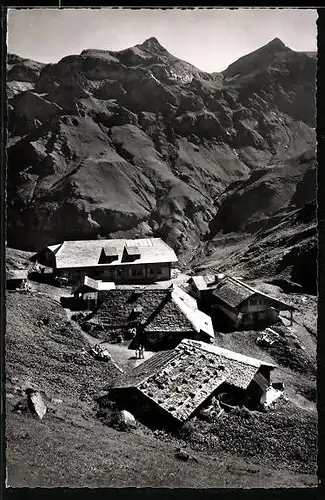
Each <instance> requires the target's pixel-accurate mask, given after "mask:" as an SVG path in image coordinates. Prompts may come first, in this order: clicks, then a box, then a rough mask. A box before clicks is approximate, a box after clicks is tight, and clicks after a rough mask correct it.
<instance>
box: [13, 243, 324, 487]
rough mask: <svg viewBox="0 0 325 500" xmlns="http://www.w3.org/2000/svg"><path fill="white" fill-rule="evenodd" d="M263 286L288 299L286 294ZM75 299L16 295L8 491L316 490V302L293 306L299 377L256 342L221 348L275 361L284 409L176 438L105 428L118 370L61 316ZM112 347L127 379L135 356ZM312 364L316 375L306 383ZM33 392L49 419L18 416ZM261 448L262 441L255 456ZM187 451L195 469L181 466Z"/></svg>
mask: <svg viewBox="0 0 325 500" xmlns="http://www.w3.org/2000/svg"><path fill="white" fill-rule="evenodd" d="M15 255H17V257H16V258H17V262H16V267H23V265H24V264H25V265H26V264H27V263H28V261H27V260H26V257H27V256H28V254H26V253H25V252H24V253H23V252H16V251H14V250H10V251H8V257H9V260H10V264H9V263H8V264H7V265H8V266H10V267H11V268H12V267H13V263H14V261H15ZM259 286H260V287H261V286H262V284H261V283H259ZM264 287H265V291H268V292H270V291H272V293H274V294H276V293H278V294H280V295H281V291H280V290H279V289H277V287H274V286H272V285H267V284H264ZM69 293H70V292H69V290H68V289H67V290H65V289H64V288H56V287H53V286H50V285H45V284H39V283H35V282H32V291H31V292H29V293H19V292H8V293H7V301H6V308H7V328H6V374H7V381H6V393H7V403H6V412H7V429H6V436H7V482H8V484H9V485H11V486H13V487H22V486H29V487H36V486H41V487H42V486H43V487H55V486H58V485H60V486H73V487H88V486H89V487H97V486H99V487H110V486H112V487H113V486H115V487H124V486H140V487H141V486H142V487H145V486H146V487H147V486H153V487H159V486H163V487H201V488H203V487H204V488H205V487H208V488H209V487H211V488H212V487H244V488H249V487H264V486H265V484H266V482H267V484H268V486H271V487H305V486H315V485H316V484H317V480H316V475H315V474H316V469H315V466H316V464H315V460H316V450H317V414H316V406H315V366H316V360H315V355H316V335H315V323H314V322H313V320H314V319H315V311H316V298H315V297H312V296H310V297H309V296H305V295H303V296H302V295H296V294H295V295H290V296H289V295H286V296H285V299H286V300H288V299H289V300H291V301H292V302H293V303H295V304H296V305H297V306H298V309H299V311H298V312H297V313H296V314H295V323H294V325H293V327H292V328H291V332H292V333H294V334H295V335H296V336H297V338H299V341H300V342H301V344H303V346H304V347H305V350H301V349H298V348H295V349H294V350H293V352H292V359H294V361H295V363H296V362H297V361H298V364H299V363H300V365H299V366H300V367H302V368H303V370H299V366H298V369H297V363H296V364H295V363H294V364H291V365H290V364H289V365H288V363H285V364H283V363H282V361H281V359H277V358H276V357H274V352H272V351H268V349H265V348H261V347H259V346H257V345H256V343H255V337H256V332H245V333H243V332H241V333H240V332H238V333H234V334H228V335H222V334H218V335H217V343H218V344H219V345H221V346H223V347H227V348H230V349H234V350H237V351H240V352H243V353H245V354H250V355H254V356H257V357H260V358H262V359H265V360H271V361H273V362H274V361H276V362H278V363H279V369H278V370H277V373H276V376H275V380H281V381H284V383H285V398H286V399H284V400H283V401H280V403H279V404H278V405H277V406H276V407H275V408H274V409H273V410H272V411H270V412H269V413H266V414H262V413H258V412H249V413H247V414H238V415H237V414H236V413H235V412H234V413H230V414H228V415H226V416H224V417H223V418H222V419H221V420H218V421H217V422H216V423H215V424H213V425H212V424H209V423H206V422H202V421H199V420H197V419H194V421H190V422H189V423H188V424H186V426H185V427H184V428H183V430H182V431H181V432H180V433H179V434H170V433H168V432H164V431H162V430H160V431H154V430H150V429H148V428H146V427H144V426H143V425H142V424H140V423H139V424H138V427H137V428H136V429H135V430H133V431H132V432H129V433H123V432H120V431H118V430H116V429H114V428H111V427H109V426H107V425H104V424H103V423H102V419H98V413H97V412H98V408H97V405H96V403H95V401H94V397H96V395H100V394H102V393H103V391H102V389H103V387H104V386H106V385H107V384H109V383H110V382H111V381H112V380H113V378H114V377H115V376H116V374H117V372H116V369H115V368H114V366H112V365H111V364H110V363H103V362H100V361H97V360H95V359H94V358H93V357H91V356H90V354H89V353H88V352H87V351H88V348H89V346H90V345H91V344H92V343H93V342H95V341H96V342H97V339H92V338H91V337H89V336H87V335H85V334H84V333H82V332H81V330H80V328H79V327H78V325H77V324H76V323H75V322H73V321H71V320H70V317H71V313H70V312H68V311H65V310H64V309H62V308H61V306H60V304H59V298H60V296H61V295H68V294H69ZM282 295H283V294H282ZM284 321H285V319H284ZM304 325H305V326H304ZM306 326H307V327H308V329H306ZM105 346H106V348H108V349H109V350H110V353H111V355H112V357H113V359H114V360H115V361H117V362H118V363H119V365H120V366H121V367H122V368H123V369H129V368H130V363H132V364H134V363H135V361H134V360H133V355H134V353H133V351H130V350H128V349H127V346H120V347H118V346H115V345H111V346H110V345H109V344H106V345H105ZM150 354H151V353H150ZM290 359H291V358H290ZM304 363H307V365H306V364H304ZM308 363H309V364H308ZM305 366H308V367H309V366H310V368H309V369H308V370H307V371H306V370H305V372H304V373H301V371H304V367H305ZM28 387H32V388H34V389H37V390H40V391H41V393H42V395H43V398H44V401H45V403H46V405H47V407H48V411H47V413H46V415H45V417H44V418H43V419H42V420H37V419H35V418H33V417H32V416H31V415H29V414H28V412H25V411H24V410H23V409H22V408H23V405H20V406H18V407H17V404H19V403H22V402H24V401H25V395H24V391H25V389H26V388H28ZM15 409H16V411H15ZM17 409H20V410H21V411H20V412H19V411H18V412H17ZM230 429H231V431H230ZM252 432H253V434H254V440H253V441H252ZM227 436H228V437H227ZM229 436H231V444H230V441H229V439H228V438H229ZM253 443H258V449H257V448H256V447H255V444H253ZM179 447H181V448H185V449H186V450H187V452H188V453H189V455H190V456H193V457H194V458H195V460H194V459H189V460H188V461H186V462H183V461H180V460H178V459H177V458H176V457H175V453H176V450H177V448H179ZM254 449H255V451H254ZM261 458H262V461H261Z"/></svg>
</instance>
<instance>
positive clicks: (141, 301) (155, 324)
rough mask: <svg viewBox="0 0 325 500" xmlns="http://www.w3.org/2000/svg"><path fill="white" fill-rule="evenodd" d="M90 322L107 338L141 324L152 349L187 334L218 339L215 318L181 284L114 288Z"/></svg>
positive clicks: (169, 345)
mask: <svg viewBox="0 0 325 500" xmlns="http://www.w3.org/2000/svg"><path fill="white" fill-rule="evenodd" d="M88 326H89V330H91V331H93V332H95V331H97V332H98V333H97V334H96V335H99V336H101V335H102V336H104V338H105V336H108V337H109V338H111V333H113V332H118V331H120V332H127V331H128V330H130V329H131V328H134V327H139V326H141V332H142V335H143V342H144V345H145V347H146V348H150V349H152V350H156V349H165V348H170V347H174V346H176V345H177V344H178V343H179V342H180V341H181V340H182V339H183V338H196V339H199V340H203V341H206V342H211V341H213V340H214V331H213V326H212V321H211V318H210V317H209V316H207V315H206V314H205V313H203V312H202V311H200V310H199V309H198V307H197V302H196V300H195V299H193V297H190V296H189V295H188V294H187V293H185V292H184V291H182V290H181V289H180V288H179V287H177V286H173V287H171V288H167V289H166V288H152V289H135V288H133V287H131V288H130V289H128V288H122V289H119V288H117V289H116V290H111V291H110V292H108V293H107V295H106V298H105V299H104V301H103V303H102V304H101V305H100V307H99V308H98V310H97V311H96V312H95V313H94V314H93V316H92V318H91V319H90V320H89V321H88ZM101 332H102V333H101ZM130 347H131V348H132V347H133V345H132V344H131V346H130Z"/></svg>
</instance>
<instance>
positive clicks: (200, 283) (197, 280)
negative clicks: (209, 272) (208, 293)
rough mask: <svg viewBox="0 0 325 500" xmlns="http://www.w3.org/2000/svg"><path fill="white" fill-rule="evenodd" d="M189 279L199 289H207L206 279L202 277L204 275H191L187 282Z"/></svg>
mask: <svg viewBox="0 0 325 500" xmlns="http://www.w3.org/2000/svg"><path fill="white" fill-rule="evenodd" d="M191 281H192V282H193V284H194V286H195V288H197V289H198V290H200V291H201V290H207V289H208V285H207V282H206V280H205V279H204V276H192V277H191V278H190V279H189V282H191Z"/></svg>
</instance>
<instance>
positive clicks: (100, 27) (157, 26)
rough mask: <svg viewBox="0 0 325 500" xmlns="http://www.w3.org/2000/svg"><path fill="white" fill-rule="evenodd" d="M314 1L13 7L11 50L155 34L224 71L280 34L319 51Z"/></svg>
mask: <svg viewBox="0 0 325 500" xmlns="http://www.w3.org/2000/svg"><path fill="white" fill-rule="evenodd" d="M316 19H317V11H316V10H315V9H299V8H296V9H276V8H274V9H271V8H264V9H253V8H248V9H237V10H229V9H192V10H191V9H189V10H179V9H169V10H160V9H139V10H130V9H122V8H121V9H112V8H101V9H96V10H93V9H84V8H83V9H64V8H63V9H58V8H57V9H45V8H33V9H24V10H15V9H9V13H8V34H7V43H8V52H10V53H14V54H18V55H20V56H22V57H26V58H30V59H34V60H37V61H41V62H46V63H48V62H57V61H58V60H60V59H61V58H62V57H64V56H66V55H69V54H79V53H80V52H81V51H82V50H84V49H88V48H93V49H94V48H96V49H107V50H121V49H125V48H127V47H132V46H134V45H136V44H138V43H142V42H143V41H144V40H146V39H147V38H149V37H151V36H154V37H156V38H157V39H158V41H159V42H160V43H161V45H163V46H164V47H165V48H166V49H167V50H168V51H169V52H171V53H172V54H174V55H175V56H177V57H179V58H180V59H184V60H185V61H188V62H190V63H192V64H194V65H195V66H197V67H198V68H199V69H202V70H204V71H210V72H213V71H222V70H223V69H225V68H226V67H227V66H228V65H229V64H231V63H232V62H234V61H235V60H237V59H238V58H239V57H241V56H242V55H245V54H248V53H249V52H252V51H253V50H255V49H257V48H259V47H261V46H262V45H265V44H266V43H268V42H269V41H270V40H272V39H273V38H275V37H278V38H280V39H281V40H282V41H283V42H284V43H285V44H286V45H287V46H288V47H290V48H291V49H293V50H298V51H316V50H317V41H316V33H317V28H316Z"/></svg>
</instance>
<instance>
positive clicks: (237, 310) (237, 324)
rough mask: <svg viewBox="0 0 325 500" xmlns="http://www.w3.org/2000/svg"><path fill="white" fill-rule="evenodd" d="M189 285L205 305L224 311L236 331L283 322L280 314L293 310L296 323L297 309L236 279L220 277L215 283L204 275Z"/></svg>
mask: <svg viewBox="0 0 325 500" xmlns="http://www.w3.org/2000/svg"><path fill="white" fill-rule="evenodd" d="M189 284H190V289H191V293H192V295H193V296H195V297H196V298H198V297H200V301H201V303H202V304H204V305H205V306H206V308H208V309H210V310H211V311H213V310H215V311H216V310H218V311H222V313H223V314H224V316H225V317H226V318H227V319H228V321H229V324H230V325H231V326H232V328H234V329H251V328H260V327H264V326H267V325H271V324H274V323H276V322H277V321H278V319H279V313H280V311H290V312H291V321H292V314H293V311H294V307H293V306H291V305H289V304H286V303H285V302H283V301H281V300H278V299H275V298H273V297H271V296H269V295H267V294H265V293H263V292H261V291H259V290H257V289H256V288H253V287H251V286H249V285H248V284H247V283H244V282H243V281H241V280H239V279H237V278H234V277H232V276H228V275H224V274H220V275H217V276H216V277H215V280H214V281H213V282H211V281H208V280H207V279H206V278H205V277H203V276H195V277H193V278H191V280H190V283H189ZM212 315H213V316H215V314H213V313H212ZM219 319H220V317H219Z"/></svg>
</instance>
